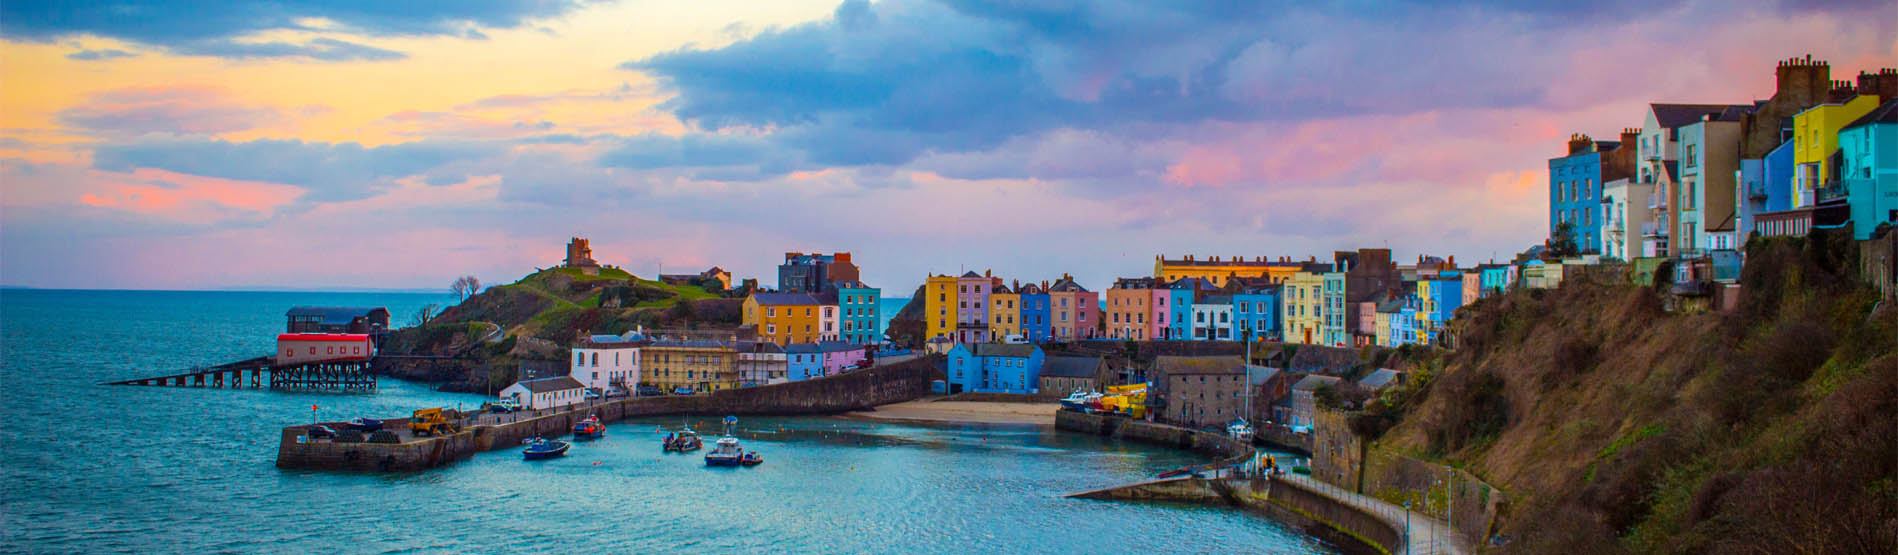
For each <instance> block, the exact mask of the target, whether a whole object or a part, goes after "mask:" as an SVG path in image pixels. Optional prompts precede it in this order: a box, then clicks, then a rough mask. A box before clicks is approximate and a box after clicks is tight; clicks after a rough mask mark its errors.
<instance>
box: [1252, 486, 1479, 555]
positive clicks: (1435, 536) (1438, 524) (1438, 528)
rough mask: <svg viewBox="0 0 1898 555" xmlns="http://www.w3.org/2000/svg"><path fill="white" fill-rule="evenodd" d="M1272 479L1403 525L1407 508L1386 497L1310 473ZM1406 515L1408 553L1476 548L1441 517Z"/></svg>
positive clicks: (1469, 551) (1450, 551) (1454, 552)
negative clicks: (1359, 491) (1451, 530)
mask: <svg viewBox="0 0 1898 555" xmlns="http://www.w3.org/2000/svg"><path fill="white" fill-rule="evenodd" d="M1272 479H1274V480H1282V481H1286V482H1293V483H1296V484H1298V485H1301V486H1304V487H1305V488H1306V489H1309V490H1311V491H1315V492H1319V493H1321V494H1323V495H1325V496H1326V497H1330V498H1332V499H1335V500H1337V501H1339V502H1342V503H1345V504H1347V505H1351V506H1353V507H1357V508H1359V509H1363V510H1364V511H1366V512H1369V513H1371V514H1373V515H1377V516H1378V517H1379V518H1382V519H1384V521H1385V522H1389V523H1391V524H1392V525H1394V526H1396V527H1397V528H1398V529H1399V530H1402V529H1404V525H1405V518H1404V517H1405V512H1406V511H1405V510H1404V506H1403V505H1396V504H1392V503H1390V502H1388V501H1384V500H1382V499H1378V498H1375V497H1371V496H1368V495H1361V494H1357V493H1352V492H1351V491H1348V490H1345V489H1344V488H1340V487H1338V486H1334V485H1331V484H1327V483H1324V482H1320V481H1318V480H1315V479H1312V477H1310V476H1304V475H1299V474H1286V475H1283V476H1274V477H1273V478H1272ZM1409 516H1410V518H1409V523H1410V553H1413V554H1420V555H1421V554H1433V555H1434V554H1438V553H1451V554H1459V553H1475V552H1476V550H1475V549H1474V548H1473V547H1472V546H1471V545H1470V542H1469V541H1467V540H1466V539H1465V538H1461V537H1455V538H1452V537H1451V536H1450V535H1449V534H1448V533H1447V531H1448V530H1449V527H1448V526H1445V525H1444V523H1443V521H1440V520H1437V519H1434V518H1430V517H1428V516H1424V515H1423V514H1422V513H1414V512H1413V513H1410V514H1409Z"/></svg>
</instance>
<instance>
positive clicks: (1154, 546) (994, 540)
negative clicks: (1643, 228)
mask: <svg viewBox="0 0 1898 555" xmlns="http://www.w3.org/2000/svg"><path fill="white" fill-rule="evenodd" d="M895 300H896V299H889V300H886V302H888V301H895ZM452 301H453V299H452V298H450V297H448V296H446V295H435V294H396V293H294V292H170V291H55V290H27V289H7V290H0V338H3V340H0V387H4V389H3V390H0V391H5V395H4V398H3V399H0V400H3V401H4V402H0V416H3V417H4V424H0V552H7V551H22V552H35V553H41V552H44V553H95V552H140V553H146V552H158V553H178V552H188V553H200V552H242V553H251V552H266V553H312V552H344V553H418V552H420V553H434V552H545V553H596V552H597V553H630V552H657V553H684V552H691V553H728V552H740V551H746V552H773V553H778V552H787V553H970V552H977V551H991V552H1006V553H1064V554H1072V553H1081V552H1160V553H1212V552H1279V553H1328V552H1333V549H1332V548H1331V547H1329V546H1327V545H1325V544H1323V543H1321V542H1319V541H1318V540H1316V539H1314V538H1311V537H1309V536H1306V535H1304V534H1303V533H1301V532H1299V531H1297V530H1295V529H1292V528H1289V527H1286V526H1284V525H1281V524H1280V523H1278V522H1275V521H1272V520H1269V519H1265V518H1262V517H1259V516H1255V515H1252V514H1248V513H1244V512H1239V511H1233V510H1227V509H1222V508H1213V507H1202V506H1191V505H1177V504H1168V503H1123V502H1104V501H1085V500H1074V499H1065V498H1063V497H1062V495H1064V494H1067V493H1073V492H1078V491H1084V490H1089V489H1094V488H1100V487H1106V486H1111V485H1116V484H1121V483H1126V482H1131V481H1136V480H1141V479H1144V478H1148V477H1151V476H1153V475H1154V474H1156V473H1159V472H1162V471H1165V470H1168V469H1172V468H1177V467H1179V466H1181V465H1186V464H1193V463H1199V462H1205V461H1204V460H1203V459H1200V458H1199V457H1195V456H1193V455H1190V454H1186V453H1182V452H1179V451H1174V450H1169V449H1159V448H1154V447H1150V446H1145V445H1138V444H1131V443H1119V442H1115V441H1111V440H1105V439H1102V438H1098V437H1093V436H1087V435H1081V434H1072V433H1065V432H1057V431H1053V430H1052V429H1049V428H1046V427H1036V426H1023V425H986V426H985V425H934V426H932V425H905V424H891V423H880V422H867V421H861V420H851V419H843V418H746V419H743V420H741V421H740V422H739V424H738V428H739V429H738V430H737V432H738V433H739V435H741V436H743V437H748V438H751V439H748V440H747V441H746V443H747V446H748V447H749V448H751V449H755V450H757V451H759V452H761V453H763V454H764V456H765V458H766V462H765V464H763V465H762V466H758V467H753V468H731V469H726V468H716V469H715V468H707V467H705V466H704V464H703V462H702V460H701V459H700V458H699V457H697V456H696V455H676V454H675V455H670V456H667V455H663V454H661V453H660V449H659V438H660V437H661V436H662V435H663V433H664V432H663V431H662V430H664V429H669V428H676V427H678V426H688V425H689V426H697V427H698V428H697V429H699V430H702V431H708V432H709V431H714V430H715V429H716V426H717V424H715V423H713V422H709V421H706V422H700V421H694V420H691V419H673V418H660V419H645V420H636V421H625V422H617V423H613V424H611V425H609V426H608V432H607V436H606V438H604V439H601V440H596V441H591V442H583V443H577V444H576V445H575V447H574V448H573V449H572V451H570V452H569V454H568V456H567V457H565V458H562V459H557V460H552V461H535V462H526V461H522V460H521V457H520V455H519V454H518V453H517V452H515V451H513V450H506V449H504V450H496V451H491V452H487V453H481V454H477V455H475V456H474V457H472V458H470V459H467V460H464V461H460V462H457V463H454V464H451V465H448V466H445V467H442V468H437V469H433V470H427V471H421V472H411V473H394V474H377V473H355V472H317V471H298V470H281V469H278V468H277V467H276V466H275V465H274V461H275V457H276V448H277V437H278V431H279V430H280V429H281V428H283V427H284V426H290V425H295V424H299V423H305V422H309V421H311V419H312V418H316V419H321V420H344V419H348V418H351V417H356V416H370V417H389V416H398V415H406V414H408V413H409V411H411V410H413V409H415V408H419V407H425V406H454V407H464V408H471V407H474V406H477V405H479V404H480V403H481V402H482V401H483V400H484V398H483V397H482V396H480V395H471V394H461V393H447V392H441V391H435V390H433V389H431V388H430V387H429V386H428V385H427V384H423V383H416V382H405V381H401V380H395V379H387V378H385V379H383V380H382V382H381V386H380V389H379V391H378V392H376V393H373V394H326V393H283V392H274V391H259V390H242V389H240V390H225V389H196V388H176V387H154V386H107V385H100V383H101V382H105V381H111V380H119V379H128V378H136V377H149V376H157V375H164V374H169V373H174V372H178V371H180V370H184V369H187V368H190V367H193V366H199V365H212V364H218V363H223V362H228V361H233V360H237V359H242V358H247V357H252V356H259V355H262V354H265V353H268V352H269V351H270V350H271V348H272V341H273V338H274V336H275V334H276V333H277V332H279V331H280V330H282V328H283V324H284V311H286V310H288V309H289V308H290V307H292V306H296V305H350V306H356V305H371V306H386V307H388V308H389V310H390V311H391V313H392V314H395V315H397V316H396V321H397V322H396V323H398V324H400V323H403V321H404V320H406V317H405V316H404V315H408V314H413V313H414V312H415V310H416V309H417V308H419V307H421V306H423V305H426V304H430V303H438V304H447V303H450V302H452ZM896 307H898V308H900V307H901V305H900V304H897V305H896ZM890 312H891V313H893V312H894V309H892V310H890Z"/></svg>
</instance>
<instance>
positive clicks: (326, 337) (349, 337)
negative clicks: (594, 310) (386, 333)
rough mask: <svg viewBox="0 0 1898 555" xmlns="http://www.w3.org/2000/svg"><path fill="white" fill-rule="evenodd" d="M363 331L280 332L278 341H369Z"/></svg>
mask: <svg viewBox="0 0 1898 555" xmlns="http://www.w3.org/2000/svg"><path fill="white" fill-rule="evenodd" d="M368 340H369V335H368V334H363V333H280V334H277V341H368Z"/></svg>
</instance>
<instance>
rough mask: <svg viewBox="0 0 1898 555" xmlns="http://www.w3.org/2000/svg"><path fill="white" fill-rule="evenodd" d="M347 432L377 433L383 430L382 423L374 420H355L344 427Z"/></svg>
mask: <svg viewBox="0 0 1898 555" xmlns="http://www.w3.org/2000/svg"><path fill="white" fill-rule="evenodd" d="M343 428H344V429H347V430H360V431H361V432H362V433H365V434H369V433H375V432H377V431H379V430H381V429H382V421H381V420H376V419H374V418H355V419H351V420H350V421H349V423H348V424H344V425H343Z"/></svg>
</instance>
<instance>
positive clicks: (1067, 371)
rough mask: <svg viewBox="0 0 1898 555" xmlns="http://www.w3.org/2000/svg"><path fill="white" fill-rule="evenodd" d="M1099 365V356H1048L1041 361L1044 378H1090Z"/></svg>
mask: <svg viewBox="0 0 1898 555" xmlns="http://www.w3.org/2000/svg"><path fill="white" fill-rule="evenodd" d="M1100 366H1101V357H1071V356H1056V357H1048V359H1047V360H1044V361H1042V362H1041V377H1044V378H1092V377H1094V376H1095V370H1098V369H1099V368H1100Z"/></svg>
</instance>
